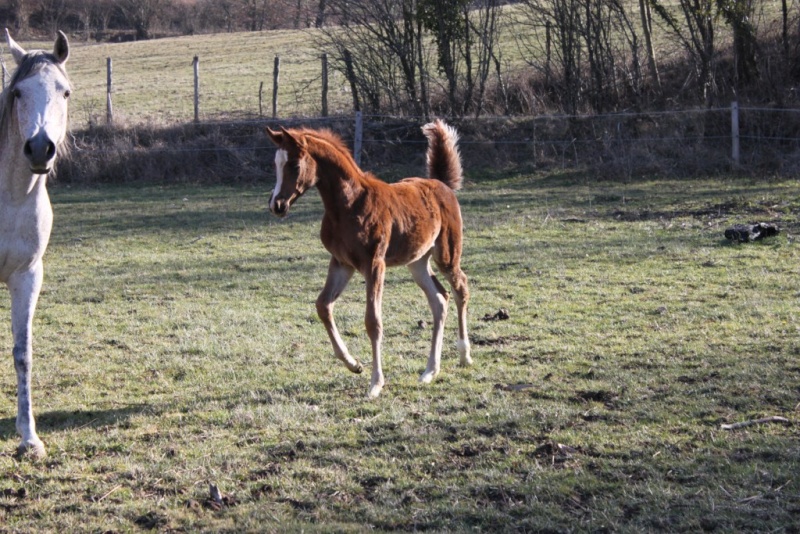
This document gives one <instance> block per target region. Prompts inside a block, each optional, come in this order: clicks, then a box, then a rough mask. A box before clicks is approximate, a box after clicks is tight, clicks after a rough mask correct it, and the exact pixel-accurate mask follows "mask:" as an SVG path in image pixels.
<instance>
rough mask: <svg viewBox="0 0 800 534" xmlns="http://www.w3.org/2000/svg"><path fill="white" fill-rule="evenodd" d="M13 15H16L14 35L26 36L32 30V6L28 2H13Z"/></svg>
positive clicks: (23, 0) (13, 0)
mask: <svg viewBox="0 0 800 534" xmlns="http://www.w3.org/2000/svg"><path fill="white" fill-rule="evenodd" d="M9 3H10V7H11V13H12V14H13V15H14V33H15V34H16V36H17V37H19V36H22V35H26V34H27V33H28V30H29V29H30V17H31V4H30V2H29V1H26V0H11V1H10V2H9Z"/></svg>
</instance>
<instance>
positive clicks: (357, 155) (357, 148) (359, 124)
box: [353, 111, 364, 167]
mask: <svg viewBox="0 0 800 534" xmlns="http://www.w3.org/2000/svg"><path fill="white" fill-rule="evenodd" d="M363 137H364V122H363V120H362V116H361V111H356V134H355V138H354V139H353V159H355V160H356V164H357V165H358V166H359V167H360V166H361V143H362V141H363Z"/></svg>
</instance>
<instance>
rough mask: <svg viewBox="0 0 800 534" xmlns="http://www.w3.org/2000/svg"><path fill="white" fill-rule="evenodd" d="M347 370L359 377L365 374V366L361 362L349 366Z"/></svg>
mask: <svg viewBox="0 0 800 534" xmlns="http://www.w3.org/2000/svg"><path fill="white" fill-rule="evenodd" d="M347 368H348V369H350V372H351V373H354V374H357V375H360V374H361V373H362V372H364V366H363V365H361V362H356V363H355V364H353V365H348V366H347Z"/></svg>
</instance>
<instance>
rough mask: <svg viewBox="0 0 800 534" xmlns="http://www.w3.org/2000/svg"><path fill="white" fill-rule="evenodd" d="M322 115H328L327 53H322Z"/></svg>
mask: <svg viewBox="0 0 800 534" xmlns="http://www.w3.org/2000/svg"><path fill="white" fill-rule="evenodd" d="M322 116H323V117H327V116H328V54H325V53H323V54H322Z"/></svg>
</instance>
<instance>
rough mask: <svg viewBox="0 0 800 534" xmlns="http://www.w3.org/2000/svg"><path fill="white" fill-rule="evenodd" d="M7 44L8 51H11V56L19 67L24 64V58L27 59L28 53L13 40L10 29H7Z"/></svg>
mask: <svg viewBox="0 0 800 534" xmlns="http://www.w3.org/2000/svg"><path fill="white" fill-rule="evenodd" d="M6 42H7V43H8V49H9V50H10V51H11V55H12V56H13V57H14V61H16V63H17V65H19V64H20V63H22V58H24V57H25V54H27V52H26V51H25V49H24V48H22V47H21V46H19V45H18V44H17V42H16V41H15V40H14V39H12V38H11V34H10V33H8V28H6Z"/></svg>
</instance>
